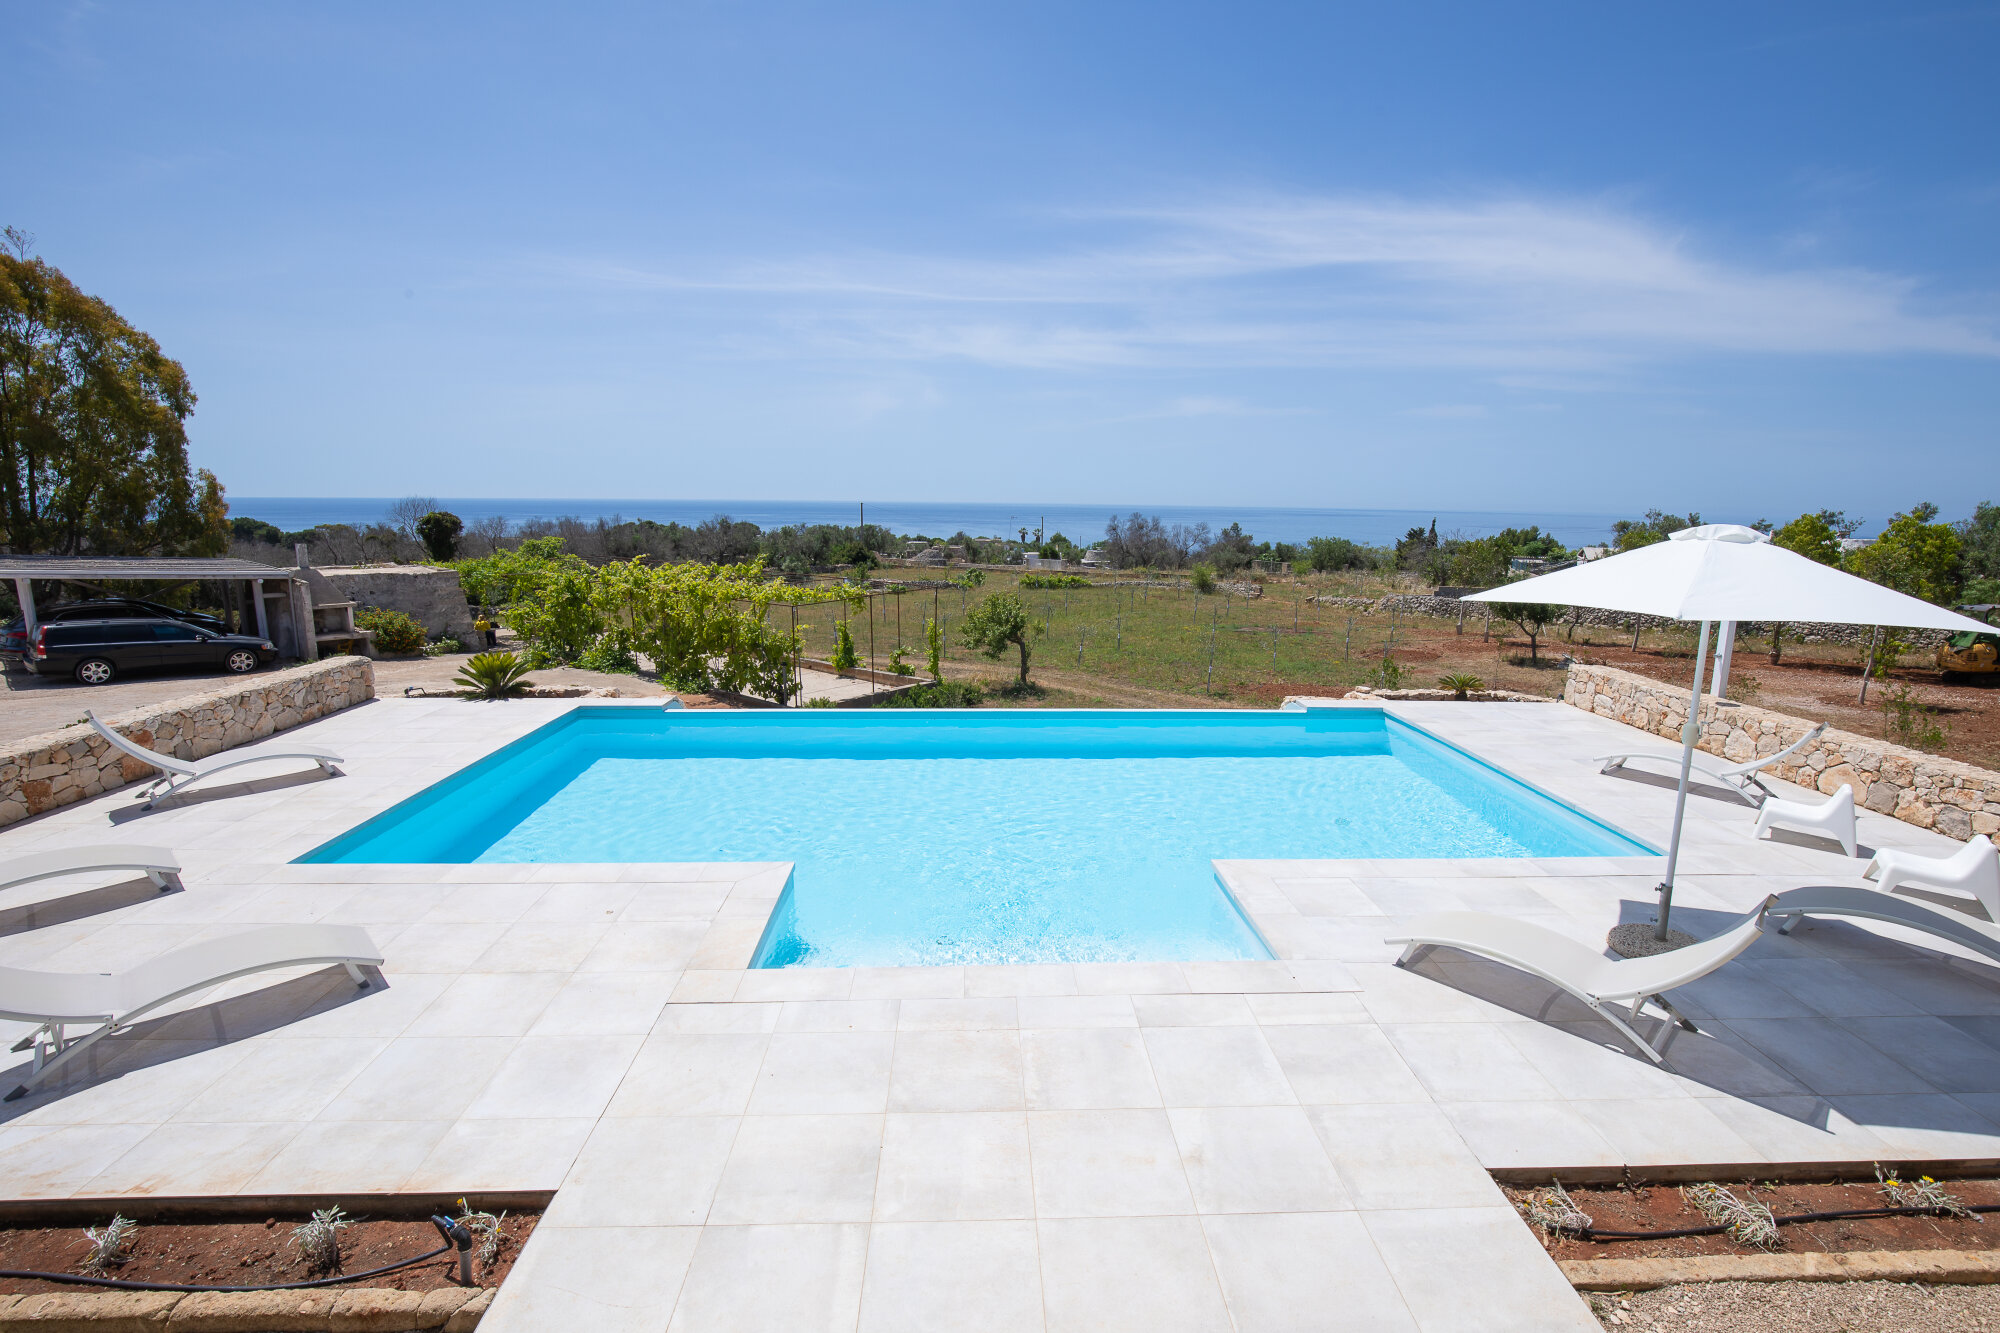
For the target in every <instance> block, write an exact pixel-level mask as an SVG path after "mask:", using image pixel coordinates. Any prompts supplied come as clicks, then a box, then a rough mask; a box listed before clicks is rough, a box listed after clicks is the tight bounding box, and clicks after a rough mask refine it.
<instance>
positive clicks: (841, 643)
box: [833, 620, 861, 671]
mask: <svg viewBox="0 0 2000 1333" xmlns="http://www.w3.org/2000/svg"><path fill="white" fill-rule="evenodd" d="M860 665H861V654H860V652H859V651H858V650H857V649H856V648H855V646H854V631H853V630H852V629H849V628H848V625H847V622H846V621H845V620H843V621H841V622H840V623H839V624H838V625H836V626H834V630H833V669H834V670H835V671H852V670H854V668H856V667H858V666H860Z"/></svg>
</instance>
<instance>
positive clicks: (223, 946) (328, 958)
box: [0, 925, 382, 1101]
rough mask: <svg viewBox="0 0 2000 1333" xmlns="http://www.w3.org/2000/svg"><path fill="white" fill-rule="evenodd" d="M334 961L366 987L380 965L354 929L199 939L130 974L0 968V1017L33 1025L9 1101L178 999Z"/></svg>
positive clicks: (279, 929)
mask: <svg viewBox="0 0 2000 1333" xmlns="http://www.w3.org/2000/svg"><path fill="white" fill-rule="evenodd" d="M327 963H339V964H341V965H342V966H344V967H345V968H346V969H347V974H348V975H349V976H351V977H353V978H354V981H355V984H356V985H359V986H366V985H367V984H368V978H367V977H366V976H364V975H362V972H361V969H362V967H363V966H364V965H365V966H369V967H380V966H381V965H382V954H381V951H380V950H378V949H377V948H376V947H375V942H374V941H373V940H371V939H369V938H368V932H367V931H365V930H363V929H362V928H361V927H359V926H339V925H309V926H265V927H263V928H262V929H260V930H246V931H244V932H242V933H241V934H238V935H227V936H224V937H222V938H221V939H213V940H203V941H201V942H200V943H199V944H190V945H187V946H186V947H184V948H180V949H175V950H173V951H171V952H169V953H163V954H161V955H160V956H159V957H158V958H155V959H153V960H152V961H151V962H147V963H141V964H139V966H137V967H135V968H133V969H132V970H131V971H129V972H30V971H25V970H23V969H21V968H15V967H0V1018H12V1019H17V1020H19V1021H21V1022H27V1023H39V1024H41V1026H40V1027H38V1028H36V1029H35V1030H34V1031H33V1032H31V1033H29V1034H28V1035H27V1036H25V1037H23V1038H22V1039H21V1040H20V1041H18V1042H16V1043H15V1045H14V1047H13V1049H14V1050H16V1051H25V1050H29V1049H32V1050H33V1051H34V1053H35V1058H34V1064H33V1067H32V1069H31V1071H30V1072H29V1074H28V1077H27V1078H26V1079H25V1080H23V1081H22V1083H21V1086H19V1087H17V1088H15V1089H14V1090H13V1091H12V1092H10V1093H8V1094H7V1096H6V1098H5V1100H7V1101H13V1100H14V1099H15V1098H16V1097H19V1096H21V1095H22V1094H23V1093H25V1092H26V1091H27V1090H28V1088H29V1087H30V1086H31V1085H32V1084H34V1083H37V1082H39V1081H40V1080H41V1079H43V1078H45V1077H47V1076H48V1074H49V1073H51V1072H52V1071H53V1070H55V1069H57V1068H58V1067H60V1066H61V1065H62V1064H63V1063H64V1062H65V1061H67V1060H68V1059H70V1058H71V1057H72V1056H75V1055H77V1054H78V1053H79V1052H81V1051H83V1050H85V1049H87V1048H88V1047H90V1046H91V1045H93V1044H94V1043H95V1042H96V1041H97V1040H98V1039H99V1038H101V1037H107V1036H110V1035H111V1034H112V1033H114V1032H118V1031H121V1030H122V1029H124V1028H128V1027H130V1026H131V1025H132V1024H133V1023H136V1022H138V1021H139V1020H140V1019H142V1018H144V1017H145V1016H146V1015H147V1014H149V1013H151V1012H153V1011H154V1010H155V1009H158V1008H160V1007H161V1006H162V1005H167V1004H171V1003H173V1002H174V1001H175V1000H178V999H180V998H181V997H182V996H185V995H191V994H193V993H194V992H195V991H198V990H206V989H207V988H208V987H210V986H216V985H220V984H221V983H222V982H225V981H230V980H233V979H235V978H237V977H243V976H248V975H250V974H251V973H253V972H268V971H271V970H272V969H273V968H280V967H311V966H315V965H324V964H327ZM72 1023H90V1024H94V1025H95V1026H93V1027H92V1028H91V1030H90V1031H89V1032H86V1033H84V1034H83V1035H82V1036H80V1037H65V1036H64V1033H63V1029H64V1028H65V1027H67V1026H68V1025H70V1024H72Z"/></svg>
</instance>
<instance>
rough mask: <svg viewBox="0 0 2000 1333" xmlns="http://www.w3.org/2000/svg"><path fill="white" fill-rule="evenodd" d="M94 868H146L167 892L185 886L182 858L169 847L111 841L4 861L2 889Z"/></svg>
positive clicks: (162, 890) (0, 869)
mask: <svg viewBox="0 0 2000 1333" xmlns="http://www.w3.org/2000/svg"><path fill="white" fill-rule="evenodd" d="M91 870H143V871H145V872H146V878H148V879H150V880H152V881H153V883H155V884H157V885H159V887H160V891H161V892H163V893H164V892H165V891H166V890H168V889H178V888H180V887H181V863H180V858H179V857H177V856H175V855H174V854H173V853H172V852H170V851H168V850H167V849H166V848H164V847H140V846H137V845H134V844H132V843H107V844H105V845H104V846H102V847H64V848H62V849H61V850H59V851H53V852H34V853H32V854H30V855H28V856H17V857H15V858H14V859H13V860H11V861H9V862H7V863H6V864H5V865H0V889H11V888H13V887H15V886H16V885H18V884H31V883H33V882H34V881H36V880H38V879H54V878H56V877H57V876H58V875H81V874H83V873H85V872H86V871H91Z"/></svg>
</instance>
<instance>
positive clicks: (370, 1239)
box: [0, 1210, 541, 1295]
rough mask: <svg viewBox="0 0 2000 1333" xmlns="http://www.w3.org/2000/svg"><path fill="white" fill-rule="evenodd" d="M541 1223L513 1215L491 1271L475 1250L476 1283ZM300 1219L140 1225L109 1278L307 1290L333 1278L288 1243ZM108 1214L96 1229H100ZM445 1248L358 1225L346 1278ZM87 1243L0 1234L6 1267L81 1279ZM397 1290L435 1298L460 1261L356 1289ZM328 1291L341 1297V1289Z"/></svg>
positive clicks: (528, 1214) (492, 1280) (432, 1236)
mask: <svg viewBox="0 0 2000 1333" xmlns="http://www.w3.org/2000/svg"><path fill="white" fill-rule="evenodd" d="M540 1219H541V1214H540V1212H539V1211H538V1210H529V1211H523V1212H509V1213H507V1214H506V1216H505V1217H504V1218H502V1219H501V1223H500V1234H501V1236H502V1238H503V1239H502V1241H501V1245H500V1255H499V1257H498V1258H497V1259H496V1260H495V1261H494V1262H493V1263H492V1264H491V1265H482V1264H481V1263H480V1262H479V1260H478V1250H477V1245H476V1243H475V1246H474V1258H473V1263H472V1274H473V1279H474V1281H476V1282H477V1283H478V1285H480V1286H482V1287H497V1286H499V1285H500V1281H501V1279H502V1278H504V1277H506V1276H507V1272H508V1270H509V1269H510V1268H512V1267H513V1266H514V1257H515V1256H516V1255H518V1254H519V1253H520V1252H521V1246H522V1244H523V1243H524V1242H525V1241H526V1240H527V1239H528V1236H529V1233H531V1232H532V1231H534V1229H535V1223H536V1222H538V1221H539V1220H540ZM304 1220H305V1219H304V1218H301V1217H290V1216H287V1217H283V1218H275V1217H274V1218H268V1219H265V1220H261V1221H255V1222H236V1221H208V1220H199V1221H185V1222H177V1221H173V1220H171V1219H166V1220H162V1221H157V1222H141V1223H140V1224H139V1229H138V1231H137V1232H136V1233H134V1235H133V1239H132V1244H131V1246H130V1253H131V1255H132V1257H131V1259H130V1260H129V1261H127V1262H126V1263H124V1264H121V1265H119V1266H118V1267H117V1268H114V1269H107V1270H106V1271H105V1273H104V1274H103V1276H105V1277H111V1278H120V1279H123V1280H125V1281H136V1282H180V1283H188V1284H193V1285H202V1286H263V1285H267V1284H271V1283H279V1282H303V1281H306V1280H308V1279H312V1278H318V1277H324V1276H327V1275H326V1274H324V1273H309V1272H307V1271H306V1266H305V1264H304V1263H302V1262H301V1261H300V1259H299V1254H298V1249H297V1247H296V1246H294V1245H292V1243H291V1234H292V1228H293V1227H294V1226H295V1225H297V1224H298V1223H299V1222H302V1221H304ZM108 1221H110V1214H109V1213H106V1214H105V1216H104V1218H103V1219H101V1220H100V1221H98V1222H97V1223H95V1225H99V1226H102V1225H103V1224H104V1223H105V1222H108ZM440 1243H441V1238H440V1237H439V1235H438V1232H437V1228H436V1227H434V1226H432V1225H431V1224H430V1223H429V1222H426V1221H390V1220H376V1221H356V1222H353V1223H352V1224H350V1225H349V1226H348V1228H347V1229H346V1230H345V1231H343V1232H341V1233H340V1260H341V1262H340V1271H341V1272H343V1273H362V1272H366V1271H367V1270H369V1269H371V1268H379V1267H381V1266H382V1265H383V1264H391V1263H395V1262H396V1261H397V1260H398V1259H408V1258H410V1257H411V1256H413V1255H418V1254H423V1253H425V1252H427V1251H430V1250H435V1249H436V1248H437V1247H438V1245H439V1244H440ZM87 1247H88V1242H86V1241H85V1240H84V1238H83V1227H82V1226H80V1225H79V1226H68V1227H0V1268H8V1269H32V1270H34V1271H36V1272H44V1273H47V1272H55V1273H78V1272H81V1271H82V1270H81V1269H80V1268H79V1267H78V1261H79V1260H81V1259H82V1258H83V1254H84V1251H85V1250H86V1248H87ZM352 1285H353V1286H356V1287H372V1288H378V1289H379V1288H388V1289H391V1290H395V1291H434V1290H437V1289H438V1288H440V1287H456V1286H458V1285H459V1282H458V1255H457V1252H456V1251H455V1250H454V1251H451V1252H449V1253H446V1254H441V1255H439V1256H438V1257H437V1258H435V1259H430V1260H427V1261H425V1262H424V1263H421V1264H413V1265H411V1266H410V1267H408V1268H402V1269H398V1270H397V1271H395V1272H393V1273H384V1274H382V1275H381V1276H379V1277H372V1278H367V1279H365V1280H363V1281H361V1282H357V1283H354V1284H352ZM87 1290H89V1288H87V1287H81V1286H74V1285H71V1284H67V1283H55V1282H47V1281H42V1280H38V1279H32V1278H0V1294H4V1295H12V1294H17V1293H26V1292H41V1291H87ZM331 1290H340V1287H338V1286H336V1287H333V1288H331Z"/></svg>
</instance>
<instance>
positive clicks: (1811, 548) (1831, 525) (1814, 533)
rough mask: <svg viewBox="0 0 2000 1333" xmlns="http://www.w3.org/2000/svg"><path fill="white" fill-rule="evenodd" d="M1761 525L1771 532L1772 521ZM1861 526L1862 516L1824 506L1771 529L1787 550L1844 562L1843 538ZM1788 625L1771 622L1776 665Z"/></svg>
mask: <svg viewBox="0 0 2000 1333" xmlns="http://www.w3.org/2000/svg"><path fill="white" fill-rule="evenodd" d="M1756 526H1757V527H1758V528H1760V529H1762V530H1764V531H1767V532H1770V531H1771V525H1770V524H1769V523H1759V524H1757V525H1756ZM1860 526H1861V520H1860V519H1858V518H1849V517H1848V516H1847V515H1846V514H1844V513H1842V512H1841V511H1840V510H1838V509H1822V510H1820V511H1819V512H1818V513H1814V514H1800V515H1799V516H1798V517H1797V518H1795V519H1793V520H1792V521H1791V522H1789V523H1787V524H1785V526H1784V527H1782V528H1779V529H1777V530H1776V531H1775V532H1771V544H1772V545H1773V546H1782V547H1784V548H1785V549H1786V550H1787V551H1796V552H1797V553H1798V554H1800V555H1802V556H1804V557H1805V558H1806V559H1808V560H1817V561H1818V562H1819V563H1820V564H1822V565H1833V566H1835V567H1836V568H1838V567H1839V565H1840V554H1841V553H1840V539H1841V538H1843V537H1847V536H1851V535H1852V534H1853V532H1854V530H1855V529H1856V528H1858V527H1860ZM1784 652H1785V627H1784V626H1783V625H1782V624H1778V625H1773V626H1771V665H1772V666H1776V665H1778V663H1779V662H1780V661H1782V660H1783V658H1784Z"/></svg>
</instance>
